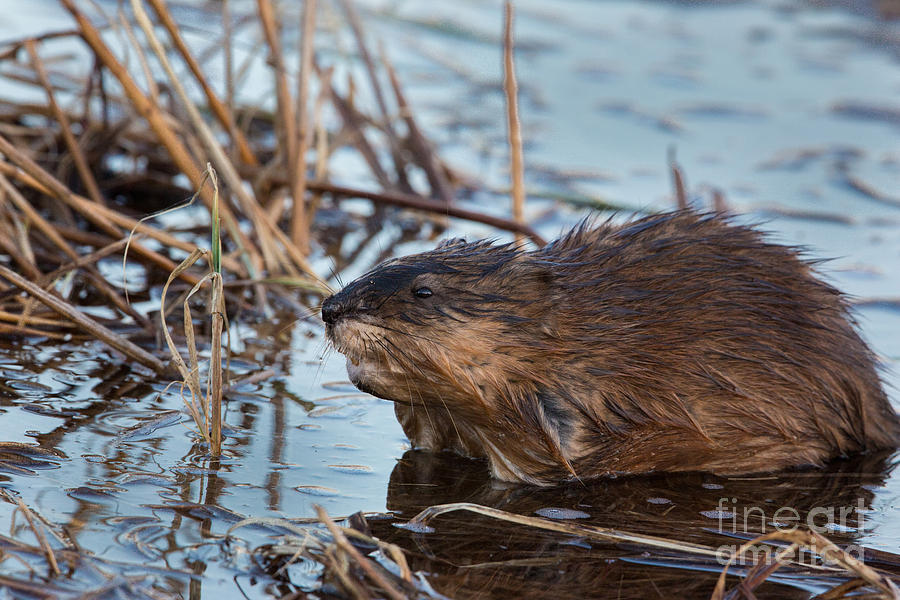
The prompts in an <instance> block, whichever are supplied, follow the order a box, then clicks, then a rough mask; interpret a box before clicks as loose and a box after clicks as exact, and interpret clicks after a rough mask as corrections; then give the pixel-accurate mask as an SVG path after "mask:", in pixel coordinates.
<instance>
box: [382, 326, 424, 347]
mask: <svg viewBox="0 0 900 600" xmlns="http://www.w3.org/2000/svg"><path fill="white" fill-rule="evenodd" d="M376 327H378V328H380V329H384V330H386V331H390V332H392V333H399V334H400V335H405V336H407V337H411V338H414V339H417V340H425V341H426V342H431V343H432V344H434V343H435V341H434V340H433V339H431V338H430V337H428V336H425V335H416V334H414V333H410V332H409V331H403V330H402V329H397V328H395V327H388V326H387V325H377V326H376Z"/></svg>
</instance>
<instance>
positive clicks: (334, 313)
mask: <svg viewBox="0 0 900 600" xmlns="http://www.w3.org/2000/svg"><path fill="white" fill-rule="evenodd" d="M424 288H427V291H430V292H431V295H430V296H429V295H428V294H427V292H422V291H421V290H423V289H424ZM417 290H419V291H420V295H422V296H423V297H419V296H417V295H416V291H417ZM323 318H324V319H325V321H326V323H327V335H328V337H329V339H330V340H331V341H332V342H333V343H334V345H335V346H336V348H337V349H338V350H339V351H340V352H342V353H344V354H345V355H347V357H348V363H347V364H348V372H349V373H350V376H351V380H352V381H353V383H354V384H355V385H356V386H357V387H359V388H360V389H362V390H364V391H367V392H370V393H372V394H374V395H376V396H379V397H381V398H386V399H388V400H393V401H394V402H395V403H396V404H395V406H396V413H397V418H398V419H399V421H400V423H401V425H402V426H403V429H404V431H405V432H406V435H407V436H408V437H409V439H410V441H411V442H412V443H413V445H414V446H416V447H421V448H427V449H431V450H435V451H437V450H445V449H447V450H453V451H456V452H459V453H461V454H464V455H467V456H474V457H485V458H487V460H488V461H489V463H490V468H491V472H492V474H493V475H494V476H495V477H497V478H499V479H502V480H506V481H520V482H528V483H532V484H539V485H549V484H552V483H555V482H558V481H560V480H565V479H579V478H582V479H583V478H589V477H597V476H604V475H612V474H625V473H647V472H653V471H709V472H714V473H718V474H726V475H727V474H742V473H756V472H764V471H775V470H781V469H785V468H790V467H800V466H818V465H821V464H823V463H824V462H825V461H827V460H829V459H831V458H833V457H837V456H842V455H847V454H850V453H855V452H863V451H867V450H874V449H882V448H893V447H895V446H897V444H898V439H900V426H898V420H897V416H896V414H895V413H894V411H893V409H892V408H891V406H890V404H889V402H888V399H887V397H886V396H885V393H884V391H883V390H882V387H881V384H880V381H879V376H878V373H877V370H876V366H875V359H874V356H873V354H872V352H871V351H870V350H869V349H868V348H867V346H866V344H865V343H864V342H863V340H862V339H861V338H860V336H859V334H858V333H857V331H856V327H855V324H854V321H853V319H852V317H851V315H850V314H849V312H848V306H847V303H846V301H845V299H844V298H843V297H842V296H841V294H840V293H839V292H838V291H837V290H836V289H835V288H833V287H832V286H830V285H828V284H826V283H824V282H822V281H821V280H820V279H819V278H818V276H817V275H816V273H815V271H814V270H813V269H812V267H811V263H810V262H807V261H804V260H802V259H801V258H799V256H798V251H797V250H796V249H793V248H790V247H787V246H781V245H776V244H772V243H769V242H766V241H765V240H764V238H763V235H762V234H761V233H760V232H758V231H757V230H755V229H753V228H750V227H746V226H743V225H738V224H736V223H734V222H732V221H731V220H730V219H728V218H727V217H724V216H722V215H716V214H698V213H694V212H691V211H679V212H673V213H666V214H660V215H655V216H650V217H646V218H642V219H640V220H636V221H632V222H628V223H625V224H613V223H611V222H606V223H602V224H593V223H590V222H586V223H585V224H583V225H582V226H580V227H578V228H576V229H574V230H573V231H571V232H570V233H568V234H566V235H564V236H563V237H561V238H560V239H558V240H556V241H555V242H553V243H551V244H550V245H548V246H546V247H545V248H543V249H540V250H535V251H531V252H528V251H524V250H520V249H518V248H517V247H516V246H515V245H511V244H510V245H494V244H492V243H491V242H487V241H479V242H474V243H466V242H464V241H461V240H450V241H448V242H445V243H444V244H442V245H441V246H439V247H438V248H436V249H435V250H432V251H430V252H424V253H422V254H416V255H412V256H406V257H403V258H398V259H394V260H390V261H388V262H386V263H383V264H382V265H379V266H378V267H376V268H375V269H374V270H372V271H371V272H369V273H368V274H366V275H364V276H363V277H361V278H359V279H358V280H356V281H354V282H352V283H351V284H349V285H348V286H347V287H346V288H344V289H343V290H342V291H340V292H339V293H337V294H335V295H334V296H332V297H331V298H329V299H328V300H326V302H325V304H324V305H323Z"/></svg>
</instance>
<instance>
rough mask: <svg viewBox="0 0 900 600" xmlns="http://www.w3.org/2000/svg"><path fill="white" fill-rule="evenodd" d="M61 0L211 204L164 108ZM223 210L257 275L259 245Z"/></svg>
mask: <svg viewBox="0 0 900 600" xmlns="http://www.w3.org/2000/svg"><path fill="white" fill-rule="evenodd" d="M60 1H61V2H62V4H63V6H64V7H65V8H66V10H68V11H69V13H71V14H72V16H73V17H74V18H75V20H76V22H77V23H78V27H79V30H80V31H81V37H82V39H84V41H85V42H86V43H87V44H88V45H89V46H90V47H91V49H92V50H93V51H94V54H95V56H96V57H97V58H98V59H99V60H100V61H101V62H102V63H103V65H104V66H105V67H106V69H107V70H108V71H109V72H110V73H112V74H113V76H115V78H116V79H117V80H118V81H119V83H120V84H121V86H122V89H123V90H124V91H125V94H126V96H127V97H128V99H129V101H130V102H131V105H132V106H133V107H134V109H135V110H136V111H137V112H138V114H139V115H141V117H143V118H144V119H145V120H146V121H147V124H148V125H149V126H150V128H151V129H152V130H153V132H154V133H155V134H156V137H157V138H158V139H159V141H160V143H161V144H162V145H163V146H164V147H165V148H166V150H167V151H168V153H169V155H170V156H171V158H172V161H173V162H174V164H175V166H176V167H177V168H178V169H179V170H180V171H181V172H182V173H184V174H185V175H186V176H187V178H188V179H189V180H190V182H191V184H192V185H193V186H194V187H195V188H196V189H200V190H201V191H202V193H201V196H200V197H201V198H202V199H203V201H204V203H205V204H206V206H207V208H209V207H211V206H212V196H211V194H210V193H209V192H208V191H206V190H205V188H204V187H203V186H202V185H201V182H202V180H203V174H202V172H201V171H200V169H199V168H198V167H197V165H196V164H195V163H194V159H193V158H192V157H191V155H190V153H189V152H188V151H187V149H186V148H185V147H184V144H182V143H181V141H180V140H179V139H178V137H177V136H176V135H175V132H174V131H173V130H172V128H171V127H170V126H169V123H168V119H167V117H166V115H165V114H164V113H163V111H162V109H160V107H159V106H158V105H157V104H154V103H153V102H151V101H150V100H149V99H148V98H147V97H146V96H145V95H144V93H143V92H142V91H141V90H140V88H139V87H138V86H137V84H135V82H134V80H133V79H132V78H131V75H130V74H129V73H128V71H127V69H126V68H125V67H124V66H123V65H122V63H121V62H119V60H118V59H116V57H115V56H113V54H112V52H111V51H110V50H109V48H108V47H107V45H106V43H105V42H104V41H103V38H102V37H101V36H100V32H99V31H97V29H96V28H95V27H94V26H93V25H92V24H91V22H90V21H89V20H88V18H87V17H85V15H84V13H82V12H81V11H80V10H79V9H78V8H77V7H76V6H75V5H74V3H73V0H60ZM221 211H222V217H223V220H224V221H225V225H226V227H227V228H228V232H229V234H230V235H231V236H232V238H233V239H234V240H235V242H236V243H237V244H238V245H239V246H240V247H241V248H242V249H243V250H244V251H245V252H246V254H247V262H246V264H247V266H248V268H249V270H250V275H251V277H252V276H255V273H256V272H257V271H259V270H260V268H261V259H260V258H259V255H258V252H257V250H256V247H255V246H254V245H253V244H252V242H251V241H250V239H249V238H248V237H247V236H246V235H245V234H244V233H243V231H241V228H240V227H239V226H238V222H237V219H236V218H235V217H234V214H233V213H232V212H231V210H230V209H229V208H228V206H227V205H225V204H223V205H222V207H221Z"/></svg>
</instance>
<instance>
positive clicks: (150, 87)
mask: <svg viewBox="0 0 900 600" xmlns="http://www.w3.org/2000/svg"><path fill="white" fill-rule="evenodd" d="M120 7H121V5H120ZM118 17H119V26H118V27H117V28H116V29H117V30H121V31H124V32H125V37H126V38H127V39H128V43H129V44H131V47H132V48H134V53H135V55H136V56H137V59H138V63H140V65H141V71H142V72H143V74H144V81H145V82H146V83H147V94H148V95H149V96H150V102H151V103H152V104H155V105H157V106H161V104H160V96H159V86H158V85H156V78H155V77H154V76H153V71H151V70H150V62H149V61H148V60H147V56H146V55H145V54H144V49H143V48H142V47H141V43H140V42H139V41H138V39H137V36H136V35H134V29H133V28H132V27H131V22H129V20H128V17H126V16H125V12H124V11H123V10H122V9H121V8H120V9H119V10H118ZM110 23H111V24H112V26H113V27H116V26H115V23H113V22H112V21H110Z"/></svg>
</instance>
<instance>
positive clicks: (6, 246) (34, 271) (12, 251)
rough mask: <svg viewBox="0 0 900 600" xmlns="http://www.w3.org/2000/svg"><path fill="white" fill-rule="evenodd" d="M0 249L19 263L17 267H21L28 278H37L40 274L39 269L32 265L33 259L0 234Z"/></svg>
mask: <svg viewBox="0 0 900 600" xmlns="http://www.w3.org/2000/svg"><path fill="white" fill-rule="evenodd" d="M0 249H2V250H3V251H4V252H6V254H8V255H9V257H10V258H11V259H13V261H14V262H15V263H16V264H17V265H19V268H21V269H22V271H23V272H24V273H25V274H26V275H27V276H28V278H29V279H38V278H39V277H40V276H41V272H40V270H39V269H38V268H37V267H36V266H34V261H33V260H30V259H29V258H28V257H27V256H26V255H25V254H24V253H23V252H20V251H19V249H18V248H16V246H15V245H14V244H13V241H12V239H10V238H7V237H6V236H0Z"/></svg>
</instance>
